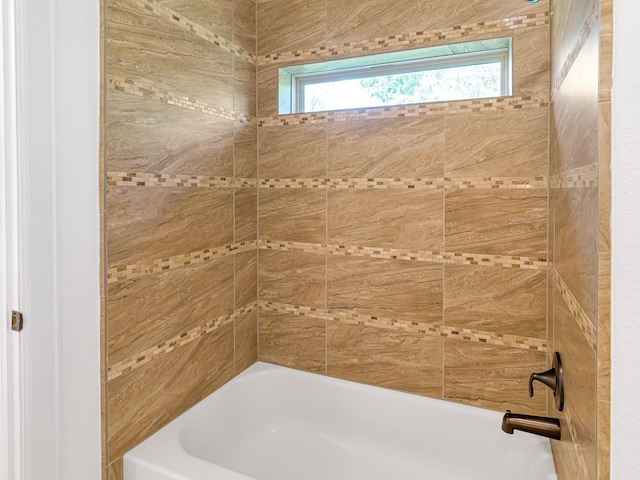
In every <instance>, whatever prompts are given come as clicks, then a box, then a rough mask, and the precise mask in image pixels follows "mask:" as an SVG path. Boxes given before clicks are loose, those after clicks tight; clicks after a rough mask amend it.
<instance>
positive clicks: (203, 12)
mask: <svg viewBox="0 0 640 480" xmlns="http://www.w3.org/2000/svg"><path fill="white" fill-rule="evenodd" d="M156 2H157V3H159V4H160V5H162V6H165V7H168V8H171V9H172V10H174V11H175V12H176V13H178V14H179V15H184V16H185V17H187V18H188V19H189V20H191V21H192V22H195V23H196V24H198V25H200V26H201V27H204V28H206V29H207V30H208V31H210V32H212V33H216V34H218V35H220V36H221V37H223V38H225V39H226V40H229V41H230V40H231V38H232V35H233V27H234V23H233V17H234V2H233V0H207V1H206V2H203V1H202V0H156Z"/></svg>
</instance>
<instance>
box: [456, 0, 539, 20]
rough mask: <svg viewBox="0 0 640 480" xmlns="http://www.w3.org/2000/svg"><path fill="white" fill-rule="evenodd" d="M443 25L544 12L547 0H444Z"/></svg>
mask: <svg viewBox="0 0 640 480" xmlns="http://www.w3.org/2000/svg"><path fill="white" fill-rule="evenodd" d="M444 4H445V12H446V16H445V25H447V26H454V25H464V24H467V23H478V22H484V21H487V20H501V19H503V18H511V17H517V16H520V15H529V14H532V13H540V12H546V11H548V9H549V2H548V0H542V1H541V2H540V3H525V2H522V1H520V0H505V1H502V2H485V1H482V0H445V1H444Z"/></svg>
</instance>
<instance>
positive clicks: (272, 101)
mask: <svg viewBox="0 0 640 480" xmlns="http://www.w3.org/2000/svg"><path fill="white" fill-rule="evenodd" d="M282 66H283V65H260V64H258V87H257V90H258V118H265V117H274V116H276V115H278V68H279V67H282Z"/></svg>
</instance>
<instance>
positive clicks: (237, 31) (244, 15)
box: [233, 0, 257, 55]
mask: <svg viewBox="0 0 640 480" xmlns="http://www.w3.org/2000/svg"><path fill="white" fill-rule="evenodd" d="M233 12H234V29H233V43H235V44H236V45H238V46H240V47H242V48H244V49H245V50H246V51H247V52H249V53H250V54H252V55H255V54H256V52H257V45H256V13H257V12H256V2H255V0H234V3H233Z"/></svg>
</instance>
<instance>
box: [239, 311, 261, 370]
mask: <svg viewBox="0 0 640 480" xmlns="http://www.w3.org/2000/svg"><path fill="white" fill-rule="evenodd" d="M234 328H235V330H234V334H235V337H234V338H235V362H236V363H235V365H236V366H235V373H236V375H237V374H239V373H240V372H242V371H243V370H246V369H247V368H249V367H250V366H251V365H253V364H254V363H256V362H257V361H258V312H257V310H253V311H252V312H249V313H247V314H245V315H243V316H242V317H241V318H238V319H237V320H236V321H235V327H234Z"/></svg>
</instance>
